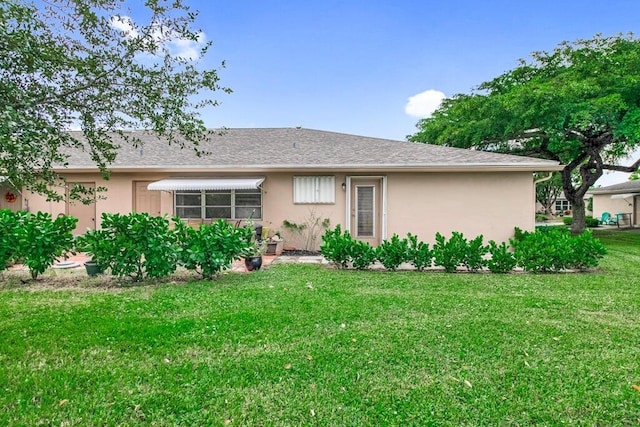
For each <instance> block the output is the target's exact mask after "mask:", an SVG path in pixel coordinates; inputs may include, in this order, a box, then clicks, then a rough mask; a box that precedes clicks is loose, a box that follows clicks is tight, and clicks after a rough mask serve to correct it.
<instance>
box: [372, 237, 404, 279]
mask: <svg viewBox="0 0 640 427" xmlns="http://www.w3.org/2000/svg"><path fill="white" fill-rule="evenodd" d="M376 258H377V259H378V261H380V263H382V265H384V267H385V268H386V269H388V270H392V271H395V270H396V269H397V268H398V267H399V266H400V264H402V263H403V262H408V261H410V260H411V253H410V251H409V242H408V241H407V239H400V237H398V235H397V234H395V233H394V235H393V236H391V239H390V240H384V241H383V242H382V243H381V244H380V245H379V246H378V247H377V248H376Z"/></svg>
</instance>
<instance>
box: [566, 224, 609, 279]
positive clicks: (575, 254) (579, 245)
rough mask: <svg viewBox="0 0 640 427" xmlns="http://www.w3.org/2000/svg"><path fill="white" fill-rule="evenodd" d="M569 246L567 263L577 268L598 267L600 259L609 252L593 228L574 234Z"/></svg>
mask: <svg viewBox="0 0 640 427" xmlns="http://www.w3.org/2000/svg"><path fill="white" fill-rule="evenodd" d="M568 247H569V248H568V251H567V264H568V265H569V266H570V268H573V269H577V270H585V269H587V268H592V267H597V266H598V264H599V260H600V259H601V258H602V257H604V256H605V255H606V254H607V249H606V248H605V246H604V245H603V244H602V243H601V242H600V240H598V239H597V238H595V237H593V234H592V232H591V230H587V231H585V232H584V233H582V234H579V235H577V236H572V237H571V239H569V241H568Z"/></svg>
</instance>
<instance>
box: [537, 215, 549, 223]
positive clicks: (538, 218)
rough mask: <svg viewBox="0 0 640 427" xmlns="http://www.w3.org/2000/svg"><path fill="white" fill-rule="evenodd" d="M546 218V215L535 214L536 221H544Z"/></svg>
mask: <svg viewBox="0 0 640 427" xmlns="http://www.w3.org/2000/svg"><path fill="white" fill-rule="evenodd" d="M547 219H548V218H547V216H546V215H544V214H536V222H545V221H547Z"/></svg>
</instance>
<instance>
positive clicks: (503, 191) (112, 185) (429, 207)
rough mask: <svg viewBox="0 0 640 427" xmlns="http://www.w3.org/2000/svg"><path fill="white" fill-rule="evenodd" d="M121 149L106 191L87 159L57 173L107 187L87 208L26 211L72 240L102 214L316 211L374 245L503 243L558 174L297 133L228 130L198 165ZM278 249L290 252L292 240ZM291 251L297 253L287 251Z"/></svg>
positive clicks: (530, 224) (280, 216)
mask: <svg viewBox="0 0 640 427" xmlns="http://www.w3.org/2000/svg"><path fill="white" fill-rule="evenodd" d="M134 132H136V134H137V136H138V137H139V138H140V139H141V140H142V142H143V144H142V145H141V146H140V147H138V148H133V147H131V146H129V145H126V144H125V145H123V147H122V149H121V150H120V152H119V155H118V157H117V159H116V160H115V162H114V163H113V164H112V165H111V167H110V169H111V178H110V180H109V181H104V180H103V179H102V178H101V176H100V174H99V173H98V171H97V169H96V167H95V166H94V165H93V163H92V162H91V160H90V158H89V155H88V154H87V153H85V152H76V153H72V155H71V158H70V159H69V162H68V167H67V168H65V169H64V170H60V172H61V173H62V174H63V175H64V176H65V177H66V179H67V180H68V182H69V183H83V184H84V185H86V186H89V187H97V186H104V187H107V188H108V192H107V193H106V194H105V195H104V196H105V197H106V198H105V199H98V200H97V201H96V202H95V203H94V204H91V205H82V204H70V203H51V202H47V201H45V199H44V198H43V197H42V196H39V195H35V194H27V193H25V195H24V200H23V203H24V204H25V205H28V208H29V209H30V210H32V211H37V210H42V211H47V212H49V213H51V214H52V215H54V216H56V215H58V214H60V213H63V214H68V215H73V216H76V217H78V218H79V224H78V230H79V231H80V232H83V231H84V230H86V229H87V227H89V228H93V227H99V226H100V215H101V214H102V213H103V212H119V213H128V212H130V211H135V212H149V213H151V214H153V215H164V214H168V215H177V216H180V217H182V218H185V219H191V220H196V221H200V220H204V221H209V220H212V219H217V218H224V219H226V220H229V221H231V222H236V221H237V220H240V219H245V218H247V217H249V216H251V215H253V219H254V220H255V221H256V222H257V223H260V224H262V225H263V226H266V227H269V229H270V230H271V231H276V230H280V231H281V232H284V231H285V230H284V229H283V227H282V222H283V220H285V219H286V220H288V221H291V222H296V223H301V222H303V221H304V219H305V218H307V217H308V216H309V213H310V212H311V211H313V212H314V213H315V215H317V216H319V217H322V218H329V219H330V221H331V226H332V227H333V226H335V225H336V224H341V225H342V227H343V229H345V230H350V232H351V234H352V235H353V236H354V237H356V238H358V239H361V240H363V241H367V242H370V243H372V244H374V245H376V244H378V243H380V241H381V240H383V239H385V238H389V237H391V236H392V235H393V234H394V233H397V234H398V235H400V236H402V237H404V236H405V235H406V234H407V233H408V232H411V233H413V234H417V235H418V237H419V238H420V239H422V240H424V241H427V242H433V241H434V236H435V233H436V232H440V233H443V234H445V235H450V234H451V232H452V231H459V232H462V233H464V235H465V236H468V237H475V236H477V235H479V234H483V235H484V237H485V239H486V240H489V239H494V240H496V241H507V240H508V239H509V238H510V237H512V236H513V231H514V227H519V228H521V229H523V230H532V229H533V228H534V223H535V221H534V220H535V219H534V203H535V197H534V187H533V179H532V174H533V173H534V172H539V171H552V170H559V169H560V166H559V165H558V163H556V162H553V161H548V160H541V159H535V158H528V157H519V156H510V155H503V154H495V153H487V152H483V151H476V150H464V149H455V148H447V147H442V146H437V145H426V144H418V143H413V142H406V141H392V140H386V139H379V138H368V137H362V136H356V135H347V134H341V133H334V132H325V131H318V130H311V129H302V128H274V129H228V130H227V131H226V132H225V133H224V134H223V135H222V136H217V135H216V136H212V137H211V139H210V140H209V141H206V142H202V143H201V145H200V149H201V150H204V151H208V152H210V153H211V154H210V155H207V156H202V157H198V156H196V155H195V153H194V151H193V150H191V149H180V148H179V147H178V146H177V145H171V146H169V145H167V144H166V143H164V142H162V141H160V140H159V139H158V138H157V137H156V136H154V135H153V134H150V133H148V132H145V131H134ZM284 234H285V236H284V237H285V239H286V240H287V242H288V243H291V242H292V241H293V242H295V240H292V236H287V235H286V233H284ZM294 244H295V243H294Z"/></svg>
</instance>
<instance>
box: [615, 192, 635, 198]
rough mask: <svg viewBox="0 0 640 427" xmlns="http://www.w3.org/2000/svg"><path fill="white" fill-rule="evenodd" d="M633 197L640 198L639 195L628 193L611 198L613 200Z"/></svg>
mask: <svg viewBox="0 0 640 427" xmlns="http://www.w3.org/2000/svg"><path fill="white" fill-rule="evenodd" d="M633 196H640V194H639V193H626V194H614V195H613V196H611V198H612V199H630V198H632V197H633Z"/></svg>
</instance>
